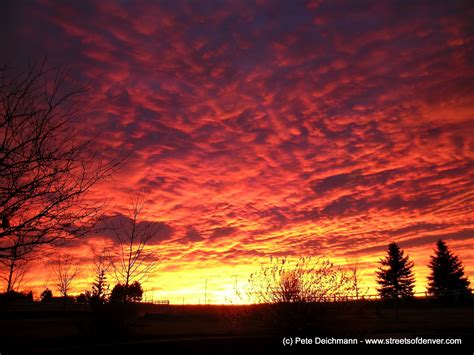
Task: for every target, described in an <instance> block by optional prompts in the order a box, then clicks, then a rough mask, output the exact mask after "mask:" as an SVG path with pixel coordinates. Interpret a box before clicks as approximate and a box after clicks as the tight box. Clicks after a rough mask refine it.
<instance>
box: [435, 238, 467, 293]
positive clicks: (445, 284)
mask: <svg viewBox="0 0 474 355" xmlns="http://www.w3.org/2000/svg"><path fill="white" fill-rule="evenodd" d="M436 246H437V249H436V250H435V255H433V256H431V261H430V263H429V267H430V269H431V275H430V276H428V280H429V282H428V292H429V293H430V294H432V295H434V296H436V297H441V296H445V295H449V294H451V295H452V294H453V293H454V292H457V293H458V294H466V293H468V292H469V291H470V289H469V284H470V282H469V280H468V279H467V277H464V267H463V266H462V263H461V261H460V260H459V258H458V257H457V256H455V255H453V254H452V253H451V252H450V251H449V249H448V247H447V245H446V243H445V242H444V241H442V240H438V243H437V244H436Z"/></svg>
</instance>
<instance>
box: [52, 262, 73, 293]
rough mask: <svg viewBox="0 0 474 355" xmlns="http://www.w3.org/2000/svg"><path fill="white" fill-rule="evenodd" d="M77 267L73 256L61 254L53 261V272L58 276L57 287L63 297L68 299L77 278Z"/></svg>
mask: <svg viewBox="0 0 474 355" xmlns="http://www.w3.org/2000/svg"><path fill="white" fill-rule="evenodd" d="M77 271H78V269H77V266H76V264H75V262H74V260H73V258H72V256H71V255H61V254H59V255H58V256H57V258H56V260H54V261H53V272H54V275H55V276H56V287H57V288H58V291H59V293H60V294H61V296H62V297H64V298H66V297H67V296H68V293H69V291H70V290H71V287H72V284H73V282H74V279H75V278H76V276H77Z"/></svg>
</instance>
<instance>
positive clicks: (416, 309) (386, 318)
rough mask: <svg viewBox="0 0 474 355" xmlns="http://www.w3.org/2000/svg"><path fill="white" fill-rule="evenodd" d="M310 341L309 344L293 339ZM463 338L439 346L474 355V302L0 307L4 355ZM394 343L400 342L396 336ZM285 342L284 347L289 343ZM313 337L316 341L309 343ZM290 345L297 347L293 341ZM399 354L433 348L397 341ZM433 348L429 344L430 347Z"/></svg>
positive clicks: (366, 349) (319, 349)
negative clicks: (402, 343)
mask: <svg viewBox="0 0 474 355" xmlns="http://www.w3.org/2000/svg"><path fill="white" fill-rule="evenodd" d="M297 338H300V339H301V340H300V342H303V339H308V340H306V344H301V343H300V344H296V341H297ZM391 338H394V339H404V338H407V339H409V341H414V340H415V339H416V338H418V339H445V340H442V341H446V339H461V341H462V343H463V344H462V345H441V346H442V348H441V349H440V348H439V346H440V345H437V346H436V347H437V348H438V350H442V351H446V352H448V353H452V354H462V353H466V354H473V352H474V347H473V342H472V341H473V338H474V304H473V303H472V301H469V302H462V303H455V304H450V303H446V302H445V303H441V302H434V301H428V300H414V301H412V302H409V303H403V304H387V303H382V302H380V301H371V302H368V301H367V302H345V303H327V304H292V305H273V306H164V305H161V306H160V305H150V304H132V305H127V306H119V305H107V306H105V307H101V308H99V309H92V310H91V309H89V308H88V307H87V306H85V305H74V304H70V305H62V306H61V305H59V306H58V305H56V306H51V305H49V306H48V305H42V304H33V305H31V304H30V305H23V306H21V305H16V306H15V305H11V306H9V307H8V308H6V309H3V311H2V312H1V313H0V353H1V355H5V354H6V355H8V354H21V353H34V354H66V353H67V354H91V353H99V354H118V353H120V354H122V353H126V354H173V353H176V354H182V353H183V354H244V353H245V354H249V353H250V354H262V353H268V352H273V353H278V352H295V351H296V352H310V353H329V352H330V351H335V350H336V349H335V348H334V347H335V346H336V345H332V344H326V345H323V344H316V342H324V341H326V342H328V343H331V342H336V341H347V342H349V341H352V342H354V341H356V342H357V343H358V344H357V345H355V344H352V345H344V346H345V347H347V348H346V350H348V351H350V352H353V351H355V352H357V353H359V352H361V353H372V352H373V353H380V352H381V351H383V349H384V348H386V346H383V345H367V344H364V343H365V342H367V341H368V340H370V339H383V341H390V339H391ZM393 341H395V340H393ZM284 342H286V343H287V345H284ZM309 342H312V344H308V343H309ZM290 344H292V345H290ZM397 347H398V348H399V351H400V352H402V353H407V352H408V353H410V350H413V349H415V348H416V351H417V352H418V351H419V350H422V349H423V350H422V351H423V352H425V351H427V350H428V349H430V348H432V346H427V345H418V346H416V347H413V346H409V345H398V346H397ZM428 351H429V350H428Z"/></svg>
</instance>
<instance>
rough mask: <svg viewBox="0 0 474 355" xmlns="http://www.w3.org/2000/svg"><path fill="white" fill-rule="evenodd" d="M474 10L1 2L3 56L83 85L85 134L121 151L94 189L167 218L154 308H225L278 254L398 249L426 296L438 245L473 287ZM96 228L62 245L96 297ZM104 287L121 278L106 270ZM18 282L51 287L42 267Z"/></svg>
mask: <svg viewBox="0 0 474 355" xmlns="http://www.w3.org/2000/svg"><path fill="white" fill-rule="evenodd" d="M473 18H474V6H473V4H472V1H428V0H427V1H333V0H331V1H274V0H256V1H240V0H235V1H224V0H222V1H181V0H174V1H153V2H151V1H150V2H145V1H128V0H121V1H48V0H43V1H6V2H2V4H1V5H0V39H1V41H2V50H1V53H0V62H1V63H5V64H8V65H10V66H19V67H21V66H23V67H24V65H25V64H26V63H27V60H28V59H30V60H37V59H42V58H43V57H45V56H46V57H47V58H48V63H49V64H50V65H64V66H66V67H68V68H70V69H71V75H73V76H74V78H76V79H78V80H80V81H81V82H84V83H90V84H91V89H90V90H89V92H87V93H86V105H84V106H83V108H82V111H81V116H80V120H79V121H78V122H77V129H78V130H79V132H80V134H81V136H83V137H87V138H92V137H94V139H95V140H96V141H97V144H98V146H99V147H100V149H101V150H102V151H103V152H106V153H107V157H108V158H110V159H117V158H120V157H124V156H128V158H127V159H126V160H125V162H124V163H123V164H122V165H121V167H120V169H119V170H118V171H117V172H116V174H114V176H113V178H112V179H111V180H109V181H107V182H105V183H103V184H101V185H100V186H97V187H96V188H95V190H94V192H93V194H92V195H91V196H90V198H91V199H93V198H102V197H107V198H108V199H109V201H110V206H109V210H110V212H108V214H109V215H110V218H112V217H116V215H117V214H126V211H127V208H128V207H129V206H130V202H129V201H130V194H131V193H133V192H138V191H139V192H141V193H142V194H144V195H146V196H147V199H148V200H147V205H146V209H147V211H146V213H145V215H144V219H146V220H148V221H152V222H156V223H159V224H160V226H161V232H160V234H159V235H158V236H157V238H156V239H155V242H154V248H155V249H156V253H158V254H159V255H160V257H161V261H160V265H159V267H158V269H157V270H156V272H155V274H154V275H152V277H151V279H150V280H149V282H147V283H146V284H145V285H144V288H145V289H146V290H147V294H146V297H147V298H148V299H150V298H154V299H169V300H171V301H172V302H173V303H181V302H183V301H184V302H185V303H199V302H203V300H204V284H205V280H206V279H207V282H208V296H207V297H208V299H210V301H211V302H217V303H221V302H226V301H229V300H231V301H233V300H234V286H235V281H237V285H238V288H240V287H244V285H245V282H246V280H247V279H248V276H249V274H250V272H252V271H254V270H255V269H256V267H257V266H258V265H259V263H261V262H263V261H265V260H268V259H269V257H270V256H286V255H287V256H289V257H298V256H315V257H316V256H324V257H328V258H330V259H331V260H333V261H334V262H336V263H338V264H344V263H347V260H349V259H353V258H355V257H359V258H360V267H361V269H363V270H362V271H363V273H364V275H365V276H364V283H365V285H366V287H370V290H369V293H371V294H373V293H375V292H376V291H375V288H374V283H375V269H376V267H377V261H378V260H379V259H380V258H382V257H384V256H385V253H386V248H387V245H388V243H389V242H391V241H395V242H397V243H399V245H400V246H401V247H402V248H403V249H404V250H405V251H406V252H407V253H408V254H409V255H410V257H411V258H412V259H413V260H414V262H415V273H416V276H417V286H416V290H417V291H424V290H425V287H426V276H427V275H428V273H429V269H428V267H427V263H428V261H429V256H430V255H431V254H432V251H433V249H434V244H435V242H436V240H437V239H440V238H442V239H444V240H446V241H447V244H448V246H449V247H450V248H451V249H452V250H453V252H454V253H455V254H457V255H459V256H460V257H461V260H462V261H463V262H464V264H465V269H466V273H467V275H468V276H469V278H470V279H471V281H472V282H474V252H473V251H474V27H473V25H472V19H473ZM103 243H111V240H110V238H109V237H107V235H91V236H88V237H87V238H84V239H83V240H81V241H79V242H76V243H73V244H71V245H69V246H67V247H66V249H68V252H70V253H71V254H73V255H75V257H76V258H77V260H78V265H80V270H81V274H80V278H79V279H78V280H77V282H76V284H75V292H82V291H84V290H86V289H88V288H89V287H90V276H91V273H90V264H91V258H92V253H91V246H93V245H95V246H100V245H102V244H103ZM110 279H111V280H110V281H113V280H112V277H110ZM25 281H26V283H25V284H24V288H25V289H33V290H34V291H35V292H36V294H37V295H38V294H39V293H40V292H41V290H42V289H43V288H44V287H45V286H49V287H54V280H53V278H52V275H51V272H50V270H49V267H48V261H47V260H41V261H37V262H36V263H35V264H34V266H33V270H32V272H31V273H30V274H29V275H28V276H27V278H26V280H25Z"/></svg>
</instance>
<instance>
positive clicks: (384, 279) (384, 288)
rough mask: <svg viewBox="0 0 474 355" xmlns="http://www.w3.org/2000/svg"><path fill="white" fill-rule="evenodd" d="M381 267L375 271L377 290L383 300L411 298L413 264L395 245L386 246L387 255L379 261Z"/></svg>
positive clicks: (413, 280) (413, 282)
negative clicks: (378, 286)
mask: <svg viewBox="0 0 474 355" xmlns="http://www.w3.org/2000/svg"><path fill="white" fill-rule="evenodd" d="M380 263H381V264H382V266H381V267H380V268H379V270H378V271H377V283H378V284H379V285H380V288H378V289H377V291H378V292H379V295H380V297H382V298H383V299H398V298H410V297H413V287H414V284H415V277H414V275H413V271H412V269H413V265H414V264H413V262H412V261H409V258H408V256H404V252H403V251H402V250H400V248H399V247H398V245H397V244H396V243H390V244H389V246H388V255H387V257H386V258H385V259H382V260H380Z"/></svg>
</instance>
